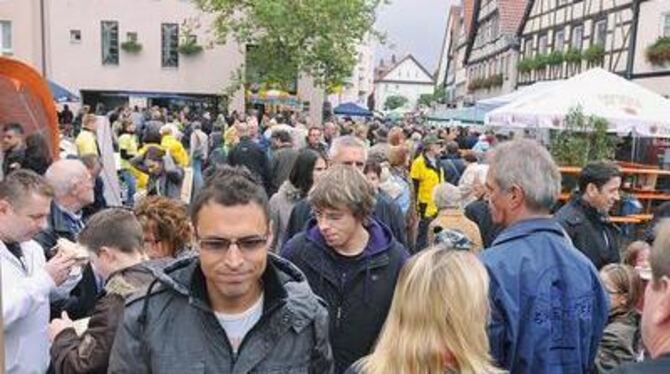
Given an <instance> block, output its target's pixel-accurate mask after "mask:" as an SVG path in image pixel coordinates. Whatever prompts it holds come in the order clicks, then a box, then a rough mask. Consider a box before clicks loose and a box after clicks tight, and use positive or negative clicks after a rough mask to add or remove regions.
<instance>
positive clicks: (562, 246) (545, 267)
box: [480, 218, 609, 374]
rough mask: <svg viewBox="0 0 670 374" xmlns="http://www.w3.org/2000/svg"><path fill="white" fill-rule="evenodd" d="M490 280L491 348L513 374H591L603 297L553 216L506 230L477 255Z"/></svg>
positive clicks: (591, 268) (606, 303) (603, 317)
mask: <svg viewBox="0 0 670 374" xmlns="http://www.w3.org/2000/svg"><path fill="white" fill-rule="evenodd" d="M480 258H481V260H482V262H483V263H484V264H485V265H486V268H487V270H488V273H489V276H490V277H491V284H490V294H489V297H490V301H491V308H492V316H491V317H492V318H491V322H490V325H489V341H490V343H491V353H492V355H493V357H494V358H495V359H496V360H497V362H498V364H499V365H500V366H502V367H503V368H505V369H507V370H509V371H510V372H511V373H533V374H535V373H571V374H572V373H588V372H591V371H592V369H593V362H594V359H595V355H596V351H597V349H598V344H599V342H600V338H601V336H602V333H603V330H604V328H605V325H606V323H607V316H608V310H609V301H608V296H607V294H606V293H605V290H604V289H603V287H602V285H601V284H600V281H599V278H598V273H597V271H596V269H595V267H594V266H593V265H592V264H591V262H590V261H589V260H588V259H587V258H586V257H585V256H584V255H583V254H582V253H581V252H579V251H578V250H577V249H576V248H575V247H574V246H573V245H572V243H571V242H570V240H569V238H568V237H567V235H566V234H565V233H564V231H563V229H562V228H561V226H560V225H559V224H558V223H557V222H556V221H555V220H554V219H553V218H537V219H529V220H525V221H521V222H518V223H516V224H514V225H512V226H510V227H508V228H506V229H505V230H504V231H503V232H501V233H500V235H499V236H498V237H497V238H496V240H495V241H494V242H493V245H492V247H491V248H490V249H488V250H486V251H484V252H482V254H481V255H480Z"/></svg>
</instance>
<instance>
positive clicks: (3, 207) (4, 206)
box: [0, 199, 13, 215]
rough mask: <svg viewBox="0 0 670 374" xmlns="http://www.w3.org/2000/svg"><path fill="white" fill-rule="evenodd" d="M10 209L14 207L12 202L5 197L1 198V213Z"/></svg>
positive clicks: (5, 212)
mask: <svg viewBox="0 0 670 374" xmlns="http://www.w3.org/2000/svg"><path fill="white" fill-rule="evenodd" d="M10 209H13V208H12V204H10V203H9V201H7V200H5V199H0V215H4V214H7V213H8V212H9V210H10Z"/></svg>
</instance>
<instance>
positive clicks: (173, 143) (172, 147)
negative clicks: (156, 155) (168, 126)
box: [161, 135, 189, 167]
mask: <svg viewBox="0 0 670 374" xmlns="http://www.w3.org/2000/svg"><path fill="white" fill-rule="evenodd" d="M161 146H162V147H163V148H164V149H166V150H167V151H168V152H170V155H171V156H172V158H173V159H174V161H175V162H176V163H177V164H178V165H179V166H181V167H187V166H188V161H189V160H188V152H186V149H185V148H184V146H183V145H182V144H181V142H180V141H179V140H177V138H175V137H174V136H172V135H163V138H162V139H161Z"/></svg>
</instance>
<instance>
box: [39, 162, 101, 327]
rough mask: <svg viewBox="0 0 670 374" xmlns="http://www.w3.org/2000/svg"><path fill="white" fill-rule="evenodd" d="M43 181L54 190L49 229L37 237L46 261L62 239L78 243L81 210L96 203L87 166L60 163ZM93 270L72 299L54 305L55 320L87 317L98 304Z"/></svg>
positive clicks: (85, 275)
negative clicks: (63, 314)
mask: <svg viewBox="0 0 670 374" xmlns="http://www.w3.org/2000/svg"><path fill="white" fill-rule="evenodd" d="M44 177H45V178H46V180H47V183H49V185H50V186H51V188H53V191H54V198H53V201H52V202H51V211H50V213H49V216H48V218H47V227H46V229H45V230H42V231H41V232H39V233H38V234H37V235H35V241H37V242H38V243H39V244H40V245H41V246H42V248H43V249H44V251H45V254H46V257H47V258H50V257H51V256H52V255H53V254H52V253H51V248H53V247H54V246H55V245H56V242H57V241H58V239H60V238H65V239H68V240H70V241H76V239H77V235H79V233H80V232H81V230H82V229H83V228H84V220H83V218H82V209H83V208H84V207H85V206H87V205H89V204H91V203H93V201H94V200H95V196H94V192H93V179H92V178H91V175H90V174H89V172H88V169H86V166H85V165H84V163H82V162H81V161H79V160H58V161H56V162H54V163H53V164H51V166H49V169H47V171H46V173H45V174H44ZM98 283H99V282H97V280H96V277H95V274H93V269H92V268H91V267H90V265H88V266H86V267H84V272H83V273H82V280H81V281H80V282H79V284H78V285H77V287H76V288H75V289H74V290H73V291H72V294H71V295H70V298H69V299H67V300H65V301H60V302H58V303H55V304H52V316H54V317H56V316H60V313H61V311H67V312H68V313H69V314H70V316H71V317H72V318H75V319H77V318H82V317H85V316H87V314H88V312H89V311H90V310H91V308H92V307H93V305H94V304H95V300H96V298H97V296H98V292H99V291H100V288H101V287H100V285H99V284H98Z"/></svg>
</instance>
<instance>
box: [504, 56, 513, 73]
mask: <svg viewBox="0 0 670 374" xmlns="http://www.w3.org/2000/svg"><path fill="white" fill-rule="evenodd" d="M511 59H512V56H507V58H505V78H508V77H509V62H510V60H511Z"/></svg>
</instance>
